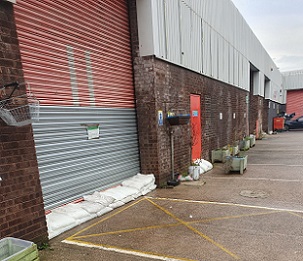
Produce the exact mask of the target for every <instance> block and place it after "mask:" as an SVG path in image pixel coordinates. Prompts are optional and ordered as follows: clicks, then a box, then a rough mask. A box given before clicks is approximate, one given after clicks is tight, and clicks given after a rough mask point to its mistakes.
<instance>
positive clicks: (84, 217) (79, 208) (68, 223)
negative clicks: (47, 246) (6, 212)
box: [46, 173, 156, 239]
mask: <svg viewBox="0 0 303 261" xmlns="http://www.w3.org/2000/svg"><path fill="white" fill-rule="evenodd" d="M155 188H156V184H155V177H154V175H153V174H148V175H144V174H140V173H138V174H137V175H135V176H133V177H131V178H129V179H127V180H125V181H123V182H122V184H121V185H119V186H116V187H113V188H109V189H107V190H105V191H101V192H98V191H95V192H94V193H93V194H92V195H85V196H83V201H81V202H79V203H76V204H73V203H71V204H67V205H64V206H62V207H59V208H56V209H54V210H52V212H51V213H50V214H47V215H46V221H47V227H48V232H49V238H50V239H51V238H53V237H55V236H57V235H59V234H61V233H63V232H65V231H67V230H69V229H71V228H73V227H75V226H77V225H79V224H81V223H83V222H85V221H88V220H90V219H92V218H95V217H99V216H102V215H104V214H105V213H107V212H109V211H112V210H113V209H114V208H117V207H120V206H123V205H124V204H125V203H128V202H130V201H132V200H134V199H136V198H138V197H139V196H142V195H146V194H147V193H148V192H150V191H152V190H154V189H155Z"/></svg>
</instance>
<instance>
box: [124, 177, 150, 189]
mask: <svg viewBox="0 0 303 261" xmlns="http://www.w3.org/2000/svg"><path fill="white" fill-rule="evenodd" d="M122 186H123V187H129V188H134V189H137V190H139V191H141V190H142V189H143V188H144V187H145V185H144V183H143V182H141V181H139V180H135V179H132V178H131V179H127V180H124V181H123V182H122Z"/></svg>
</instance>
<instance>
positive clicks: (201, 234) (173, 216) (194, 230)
mask: <svg viewBox="0 0 303 261" xmlns="http://www.w3.org/2000/svg"><path fill="white" fill-rule="evenodd" d="M147 200H148V201H149V202H151V203H152V204H153V205H155V206H156V207H157V208H159V209H161V210H162V211H163V212H164V213H166V214H167V215H169V216H171V217H172V218H174V219H175V220H177V221H178V222H180V223H181V224H183V225H184V226H186V227H187V228H188V229H190V230H191V231H193V232H194V233H196V234H198V235H199V236H201V237H203V238H204V239H206V240H207V241H209V242H210V243H212V244H213V245H215V246H217V247H218V248H220V249H221V250H222V251H224V252H225V253H227V254H229V255H230V256H232V257H233V258H234V259H237V260H239V259H240V258H239V257H238V256H237V255H236V254H234V253H232V252H231V251H229V250H228V249H226V248H225V247H224V246H222V245H220V244H219V243H217V242H216V241H214V240H213V239H211V238H210V237H208V236H207V235H205V234H203V233H201V232H200V231H199V230H197V229H195V228H194V227H192V226H190V225H189V224H188V223H187V222H185V221H183V220H181V219H180V218H178V217H176V216H175V215H173V214H172V213H170V212H169V211H168V210H166V209H165V208H163V207H161V206H159V205H158V204H156V203H155V202H153V201H152V200H151V199H149V198H147Z"/></svg>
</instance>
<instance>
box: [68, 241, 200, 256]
mask: <svg viewBox="0 0 303 261" xmlns="http://www.w3.org/2000/svg"><path fill="white" fill-rule="evenodd" d="M62 242H64V243H67V244H72V245H77V246H84V247H90V248H98V249H102V250H105V251H114V252H117V253H122V254H131V255H135V256H140V257H147V258H152V259H157V260H169V261H198V260H194V259H188V258H180V257H173V256H168V255H167V256H162V255H158V254H156V253H152V252H145V251H138V250H133V249H127V248H118V247H115V246H110V245H102V244H95V243H91V242H84V241H79V240H74V239H72V240H67V239H66V240H63V241H62Z"/></svg>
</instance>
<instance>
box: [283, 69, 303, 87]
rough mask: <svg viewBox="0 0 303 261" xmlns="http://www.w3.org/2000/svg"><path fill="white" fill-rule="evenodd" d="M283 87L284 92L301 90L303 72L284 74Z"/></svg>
mask: <svg viewBox="0 0 303 261" xmlns="http://www.w3.org/2000/svg"><path fill="white" fill-rule="evenodd" d="M283 85H284V89H285V90H296V89H303V70H296V71H291V72H284V73H283Z"/></svg>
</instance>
